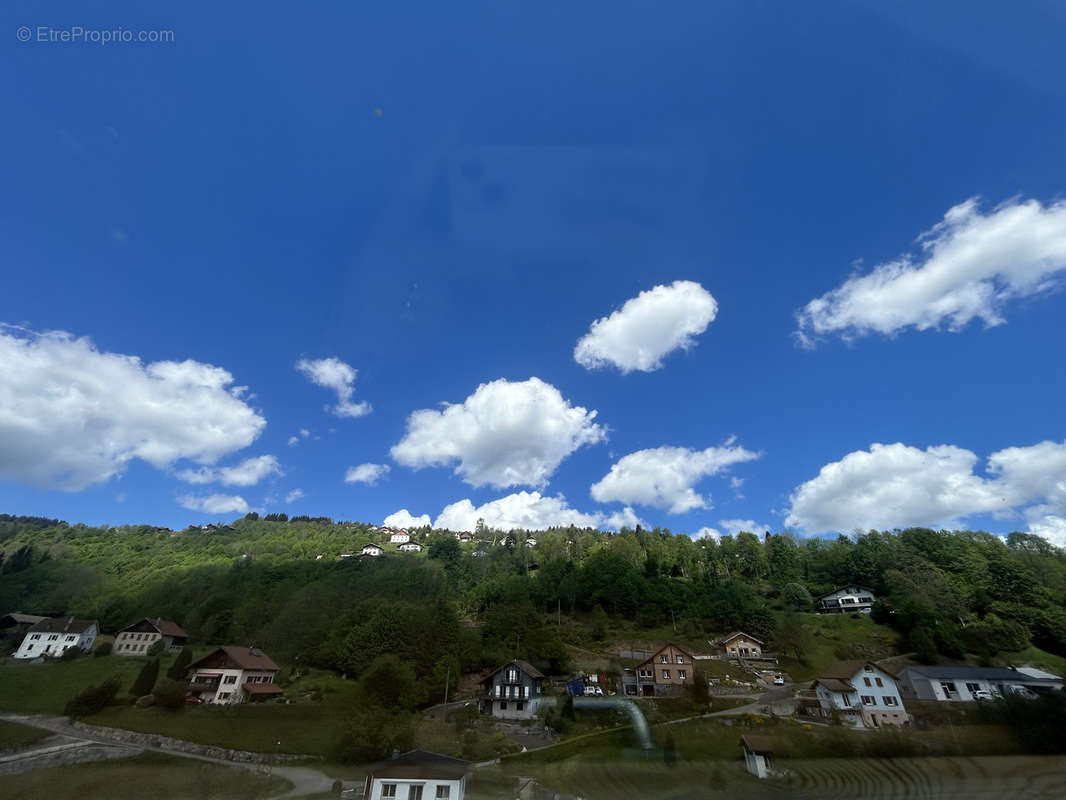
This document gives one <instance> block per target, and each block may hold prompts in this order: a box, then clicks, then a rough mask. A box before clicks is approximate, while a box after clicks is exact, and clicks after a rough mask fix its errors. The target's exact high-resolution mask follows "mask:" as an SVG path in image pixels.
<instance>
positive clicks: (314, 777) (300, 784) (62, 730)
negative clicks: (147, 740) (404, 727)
mask: <svg viewBox="0 0 1066 800" xmlns="http://www.w3.org/2000/svg"><path fill="white" fill-rule="evenodd" d="M0 719H6V720H9V721H10V722H20V723H22V724H23V725H30V726H31V727H34V728H41V729H42V730H46V731H52V732H53V733H56V734H58V735H59V736H61V737H63V738H62V740H61V741H59V742H57V743H52V744H49V745H48V746H46V747H38V748H36V749H35V750H34V749H31V750H24V751H21V752H19V753H14V754H11V755H9V756H6V757H5V758H4V761H13V760H19V759H22V758H29V757H31V756H33V755H44V754H45V753H47V752H55V751H58V750H65V749H66V750H69V749H73V748H76V747H85V746H86V745H90V744H104V745H111V746H114V747H121V748H123V749H125V750H127V751H128V752H129V754H130V755H135V754H136V753H138V752H155V753H165V754H167V755H171V756H178V757H179V758H192V759H195V760H197V761H207V762H210V763H212V764H221V765H223V766H226V767H241V768H244V769H256V768H258V767H259V766H260V765H253V764H246V763H243V762H235V761H226V760H224V759H221V758H209V757H208V756H201V755H196V754H194V753H187V752H185V751H184V750H176V749H172V748H168V747H165V746H160V747H147V746H140V745H130V744H129V743H127V742H123V741H121V740H119V739H113V738H111V737H109V736H107V734H104V733H98V732H93V733H91V734H90V733H87V732H85V731H82V730H78V729H77V728H73V727H71V725H70V723H69V722H68V721H67V718H66V717H45V716H39V715H31V714H0ZM48 741H50V742H51V740H48ZM270 772H271V774H273V775H280V776H281V777H283V778H285V779H286V780H287V781H289V782H290V783H292V789H290V790H289V791H287V792H285V793H284V794H280V795H276V798H277V800H282V798H288V797H302V796H304V795H308V794H319V793H322V792H329V791H330V790H331V789H332V788H333V779H332V778H330V777H329V776H328V775H326V774H325V773H322V772H319V771H318V770H317V769H314V768H313V767H290V766H279V765H270Z"/></svg>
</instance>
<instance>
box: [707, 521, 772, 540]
mask: <svg viewBox="0 0 1066 800" xmlns="http://www.w3.org/2000/svg"><path fill="white" fill-rule="evenodd" d="M718 524H719V525H721V526H722V527H723V528H725V529H726V531H727V532H728V533H730V534H731V535H733V536H736V535H737V534H738V533H741V532H742V531H747V532H748V533H754V534H755V535H756V536H762V535H763V534H764V533H765V532H766V531H769V530H773V529H772V528H771V527H770V526H769V525H763V524H762V523H761V522H756V521H755V520H751V519H722V520H719V521H718Z"/></svg>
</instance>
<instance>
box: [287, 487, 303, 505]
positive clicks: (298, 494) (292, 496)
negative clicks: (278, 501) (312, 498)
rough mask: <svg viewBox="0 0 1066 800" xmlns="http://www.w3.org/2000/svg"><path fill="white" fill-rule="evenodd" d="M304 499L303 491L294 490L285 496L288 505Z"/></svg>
mask: <svg viewBox="0 0 1066 800" xmlns="http://www.w3.org/2000/svg"><path fill="white" fill-rule="evenodd" d="M303 497H304V492H303V489H293V490H292V491H291V492H289V493H288V494H287V495H285V502H286V503H295V502H296V501H297V500H302V499H303Z"/></svg>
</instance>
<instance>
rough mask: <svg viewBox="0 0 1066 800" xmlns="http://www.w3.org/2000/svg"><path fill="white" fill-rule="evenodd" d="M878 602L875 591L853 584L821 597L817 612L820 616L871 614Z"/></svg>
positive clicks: (816, 607) (816, 608)
mask: <svg viewBox="0 0 1066 800" xmlns="http://www.w3.org/2000/svg"><path fill="white" fill-rule="evenodd" d="M876 600H877V595H875V594H874V590H873V589H870V588H869V587H866V586H860V585H858V584H857V583H851V584H848V585H847V586H841V587H840V588H839V589H836V590H835V591H832V592H830V593H829V594H825V595H822V596H821V597H819V598H818V603H817V604H816V606H815V611H817V612H818V613H819V614H854V613H860V614H869V613H870V611H871V609H873V607H874V602H875V601H876Z"/></svg>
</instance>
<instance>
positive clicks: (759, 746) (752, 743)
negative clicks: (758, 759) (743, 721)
mask: <svg viewBox="0 0 1066 800" xmlns="http://www.w3.org/2000/svg"><path fill="white" fill-rule="evenodd" d="M740 743H741V744H742V745H744V747H746V748H747V749H748V750H750V751H751V752H753V753H772V752H774V749H775V744H776V743H775V742H774V737H773V736H764V735H762V734H758V733H745V734H744V735H743V736H741V737H740Z"/></svg>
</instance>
